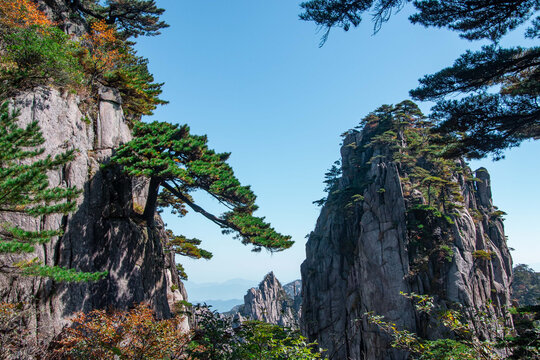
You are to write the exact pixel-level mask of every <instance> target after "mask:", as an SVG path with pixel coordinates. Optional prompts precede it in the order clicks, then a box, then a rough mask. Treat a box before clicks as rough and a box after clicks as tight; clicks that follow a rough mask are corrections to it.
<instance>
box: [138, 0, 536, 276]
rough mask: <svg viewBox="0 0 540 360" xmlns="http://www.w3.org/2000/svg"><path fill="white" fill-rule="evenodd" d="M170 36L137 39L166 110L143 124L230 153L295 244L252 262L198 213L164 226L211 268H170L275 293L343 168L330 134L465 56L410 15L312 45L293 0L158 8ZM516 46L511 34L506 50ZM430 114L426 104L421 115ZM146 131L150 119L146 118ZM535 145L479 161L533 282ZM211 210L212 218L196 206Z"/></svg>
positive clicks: (463, 44) (165, 1) (295, 267)
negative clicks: (170, 128)
mask: <svg viewBox="0 0 540 360" xmlns="http://www.w3.org/2000/svg"><path fill="white" fill-rule="evenodd" d="M157 3H158V5H159V6H160V7H163V8H165V9H166V13H165V16H164V19H165V20H166V21H167V22H168V23H169V24H170V25H171V27H170V28H168V29H165V30H164V31H163V34H162V35H161V36H158V37H153V38H144V39H139V40H138V45H137V48H138V49H139V53H140V55H143V56H145V57H148V58H149V60H150V70H151V72H152V73H153V74H154V75H155V78H156V80H157V81H160V82H165V86H164V93H163V97H164V98H165V99H166V100H168V101H170V104H169V105H166V106H164V107H162V108H160V109H159V110H158V111H156V114H155V116H153V117H152V118H150V119H157V120H161V121H169V122H173V123H187V124H189V125H190V126H191V129H192V132H193V133H195V134H207V135H208V138H209V144H210V146H211V147H213V148H214V149H216V150H217V151H221V152H232V156H231V158H230V164H231V165H232V166H233V168H234V169H235V172H236V174H237V176H238V177H239V179H240V180H241V181H242V182H243V183H244V184H251V185H252V188H253V190H254V191H255V193H256V194H257V195H258V204H259V205H260V210H259V211H258V212H257V213H258V215H260V216H266V217H267V219H268V220H269V221H270V222H271V223H272V224H273V225H274V226H275V227H276V229H277V230H278V231H280V232H282V233H286V234H290V235H292V236H293V239H294V240H295V241H296V244H295V245H294V246H293V247H292V248H291V249H289V250H287V251H284V252H282V253H276V254H270V253H268V252H265V251H264V250H263V251H262V252H261V253H258V254H257V253H252V252H251V251H250V248H249V247H245V246H243V245H241V244H240V243H239V241H238V240H234V239H232V237H231V236H224V235H221V233H220V230H219V229H218V228H217V227H216V226H215V225H214V224H212V223H210V222H208V221H206V219H204V218H202V217H201V216H199V215H197V214H190V215H191V216H187V217H186V218H184V219H177V218H176V217H174V216H170V215H169V216H167V215H166V216H165V221H166V222H167V223H168V225H169V227H170V228H172V229H173V230H174V231H176V232H177V233H182V234H184V235H186V236H191V237H197V238H200V239H201V240H203V247H205V248H206V249H208V250H210V251H212V252H213V253H214V258H213V259H212V260H210V261H204V260H197V261H193V260H189V259H185V258H179V259H178V260H180V261H181V262H182V263H183V264H184V266H185V268H186V270H187V272H188V275H189V276H190V280H191V281H193V282H198V283H200V282H221V281H225V280H228V279H233V278H244V279H250V280H261V279H262V278H263V276H264V274H266V273H267V272H268V271H270V270H273V271H274V272H275V273H276V276H277V277H278V278H279V279H280V280H282V282H287V281H291V280H293V279H296V278H299V277H300V264H301V262H302V261H303V259H304V258H305V250H304V248H305V241H306V239H305V235H306V234H308V233H309V232H310V231H312V230H313V228H314V226H315V221H316V219H317V216H318V212H319V208H318V207H316V206H315V205H313V204H312V201H313V200H316V199H319V198H321V197H323V196H324V193H323V191H322V190H323V184H322V181H323V178H324V173H325V171H326V170H327V169H328V167H329V166H330V165H331V164H332V163H333V162H334V161H335V160H337V159H338V157H339V142H340V137H339V135H340V134H341V133H342V132H343V131H345V130H347V129H349V128H352V127H354V126H355V125H357V123H358V122H359V120H360V119H361V118H362V117H363V116H365V115H366V114H367V113H369V112H370V111H372V110H374V109H375V108H377V107H378V106H380V105H381V104H385V103H390V104H395V103H397V102H399V101H401V100H403V99H406V98H408V91H409V90H410V89H411V88H414V87H415V86H416V85H417V80H418V78H420V77H421V76H422V75H424V74H428V73H433V72H436V71H438V70H440V69H441V68H443V67H445V66H448V65H451V63H452V62H453V61H454V59H455V58H457V57H458V56H459V55H460V54H461V53H462V52H463V51H464V50H465V49H467V48H473V49H474V48H479V47H480V45H481V43H470V42H467V41H465V40H461V39H459V38H458V36H457V34H456V33H453V32H450V31H446V30H437V29H433V28H430V29H424V28H423V27H420V26H414V25H412V24H410V23H409V22H408V21H407V13H408V11H409V10H408V9H407V8H406V9H404V10H403V11H402V12H401V13H399V14H397V15H396V16H394V17H393V18H392V19H391V21H390V22H389V23H387V24H385V25H384V26H383V28H382V30H381V31H380V32H379V33H378V34H376V35H372V24H371V23H370V22H369V20H368V19H367V18H366V19H365V22H364V24H363V26H361V27H360V28H358V29H353V30H351V31H349V32H348V33H345V32H343V31H342V30H340V29H335V30H333V31H332V33H331V34H330V38H329V40H328V42H327V43H326V44H325V45H324V46H323V47H322V48H319V47H318V43H319V39H320V35H321V34H320V33H317V29H316V26H315V25H314V24H312V23H307V22H303V21H300V20H298V14H299V12H300V8H299V6H298V3H297V2H296V1H291V0H287V1H285V0H272V1H254V0H191V1H185V0H157ZM516 39H517V41H519V42H520V43H525V41H524V40H521V39H522V36H521V34H516V35H515V36H513V37H512V39H510V40H509V43H515V41H516ZM421 107H422V109H423V110H424V111H425V112H428V110H429V107H430V104H426V103H424V104H421ZM150 119H149V120H150ZM539 155H540V142H535V143H527V144H524V145H522V146H521V147H520V148H519V149H515V150H512V151H509V152H508V154H507V159H506V160H503V161H500V162H498V163H493V162H491V161H489V160H488V161H483V162H482V163H481V164H480V163H474V164H473V166H476V167H478V166H480V165H482V166H485V167H487V168H488V170H490V172H491V175H492V181H493V193H494V200H495V203H496V204H497V205H498V206H499V207H500V208H501V209H502V210H504V211H506V212H507V213H508V215H507V216H506V219H507V220H506V223H505V224H506V229H507V235H508V236H509V245H510V246H511V247H513V248H515V249H516V250H515V251H514V252H513V256H514V262H515V263H528V264H530V265H533V266H534V267H535V268H536V269H537V270H540V236H539V235H538V231H537V229H536V228H537V226H538V224H537V223H538V221H539V219H540V216H539V213H540V212H539V211H538V203H539V201H540V191H539V186H538V185H539V182H538V177H539V175H540V165H539V164H540V162H539V161H538V156H539ZM200 199H201V201H202V204H204V205H205V206H207V207H208V208H210V209H215V211H218V212H219V211H220V208H219V206H217V204H215V203H213V202H212V201H211V200H210V199H205V198H204V196H202V197H200Z"/></svg>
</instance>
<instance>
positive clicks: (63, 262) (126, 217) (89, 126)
mask: <svg viewBox="0 0 540 360" xmlns="http://www.w3.org/2000/svg"><path fill="white" fill-rule="evenodd" d="M13 107H14V108H17V109H19V110H20V116H19V122H20V123H21V124H27V123H29V122H30V121H33V120H37V121H38V123H39V125H40V127H41V130H42V133H43V136H44V138H45V139H46V143H45V144H44V146H45V148H46V152H45V153H46V154H53V155H54V154H57V153H59V152H62V151H65V150H67V149H77V150H78V151H77V156H76V158H75V160H74V161H73V162H71V163H69V164H68V165H67V166H65V167H64V168H63V169H61V170H59V171H58V172H56V173H51V174H49V180H50V184H51V185H52V186H59V185H64V186H75V187H77V188H78V189H81V190H82V191H83V193H82V194H81V196H80V197H79V199H78V205H79V206H78V209H77V210H76V212H75V213H73V214H70V215H69V216H62V215H52V216H43V217H41V218H28V217H22V216H8V215H1V216H2V218H1V219H2V220H7V221H9V222H11V223H13V224H16V225H19V226H21V227H24V228H25V229H27V230H44V229H55V228H62V229H63V230H64V235H63V236H62V237H61V238H60V239H53V241H51V242H50V243H47V244H44V245H42V246H40V247H39V248H38V249H37V251H36V253H34V254H31V257H35V256H37V257H38V258H39V259H40V260H41V261H42V262H43V263H45V264H49V265H59V266H63V267H69V268H75V269H78V270H82V271H88V272H96V271H108V276H107V277H106V278H105V279H104V280H101V281H99V282H95V283H84V284H59V283H55V282H53V281H51V280H46V279H40V278H20V277H17V276H11V275H10V274H4V273H0V299H1V301H16V302H23V303H25V304H26V305H27V306H28V307H29V308H30V309H31V313H32V316H31V319H29V322H30V323H29V324H28V328H29V329H30V330H31V331H32V333H33V334H35V337H36V339H37V340H38V341H40V342H47V341H48V340H50V339H51V338H52V337H53V336H55V335H56V334H58V332H59V331H60V330H61V329H62V327H63V326H64V325H65V324H66V323H67V320H68V319H69V318H70V317H72V316H73V314H74V313H75V312H77V311H89V310H92V309H99V308H107V307H113V308H118V309H127V308H128V307H130V306H132V305H133V304H135V303H140V302H147V303H149V304H150V305H151V306H152V307H153V309H154V310H155V311H156V314H157V316H159V317H162V318H164V317H169V316H171V312H172V309H173V306H174V303H175V302H177V301H179V300H186V298H187V296H186V293H185V290H184V287H183V284H182V283H181V282H180V280H179V278H178V275H177V272H176V270H175V263H174V257H173V255H172V254H170V253H165V252H164V250H163V245H162V244H163V241H164V239H166V234H165V231H164V229H163V223H162V222H161V219H158V221H157V222H156V223H157V225H156V226H155V227H153V228H149V227H147V226H146V224H145V223H143V222H141V221H138V220H137V217H136V216H134V214H135V213H134V207H135V208H137V207H141V206H142V207H143V206H144V205H145V199H146V193H145V191H146V189H147V188H146V186H145V185H146V183H145V181H144V180H143V179H132V178H129V177H126V176H123V175H121V174H120V173H119V172H118V169H114V168H102V167H101V165H102V164H104V163H107V161H108V159H109V157H110V156H111V154H112V152H113V151H114V148H115V147H117V146H118V145H119V144H121V143H124V142H127V141H129V140H130V139H131V132H130V129H129V127H128V124H127V123H126V122H125V121H124V117H123V112H122V107H121V99H120V98H119V96H118V94H117V93H116V92H115V91H114V90H113V89H105V88H104V89H102V91H101V94H100V99H99V101H98V104H97V109H98V110H97V114H95V115H94V116H90V115H89V114H88V113H86V112H84V111H82V110H81V107H80V102H79V99H78V98H77V97H76V96H74V95H66V94H61V93H60V92H58V91H57V90H52V89H45V88H42V89H38V90H36V91H34V92H32V93H26V94H22V95H20V96H18V97H16V98H15V99H14V101H13ZM20 258H21V256H13V257H11V258H5V257H2V258H0V261H6V262H7V263H10V264H11V263H13V262H16V261H18V260H19V259H20ZM173 285H176V286H173ZM171 287H172V288H171Z"/></svg>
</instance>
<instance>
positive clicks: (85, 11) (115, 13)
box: [66, 0, 169, 39]
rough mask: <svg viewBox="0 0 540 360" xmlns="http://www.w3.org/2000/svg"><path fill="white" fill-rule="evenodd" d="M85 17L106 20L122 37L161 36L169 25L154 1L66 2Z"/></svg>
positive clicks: (107, 0)
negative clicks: (162, 31) (115, 27)
mask: <svg viewBox="0 0 540 360" xmlns="http://www.w3.org/2000/svg"><path fill="white" fill-rule="evenodd" d="M66 2H67V3H69V6H70V7H71V9H72V10H73V11H75V12H77V13H78V14H80V15H81V16H83V17H86V18H90V19H97V20H104V21H105V22H106V23H107V24H111V25H112V24H114V25H116V26H117V27H118V29H119V31H120V33H121V35H122V37H123V38H124V39H127V38H129V37H132V36H133V37H137V36H140V35H143V36H154V35H159V34H160V32H159V30H160V29H163V28H166V27H168V26H169V25H167V24H166V23H165V22H164V21H162V20H160V19H159V17H160V16H161V15H162V14H163V12H164V11H165V10H164V9H161V8H158V7H157V6H156V3H155V1H154V0H106V1H99V0H66Z"/></svg>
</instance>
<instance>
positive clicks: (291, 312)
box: [228, 272, 302, 329]
mask: <svg viewBox="0 0 540 360" xmlns="http://www.w3.org/2000/svg"><path fill="white" fill-rule="evenodd" d="M286 289H287V290H286ZM301 305H302V296H301V292H300V283H299V280H296V281H294V282H292V283H290V284H287V285H285V286H281V283H280V282H279V280H278V279H277V278H276V277H275V275H274V273H273V272H270V273H268V274H267V275H266V276H265V277H264V279H263V281H261V283H260V284H259V287H258V288H251V289H249V290H248V292H247V294H246V295H245V296H244V305H239V306H237V307H235V308H234V309H233V310H232V311H230V312H229V313H228V315H233V316H234V317H235V319H236V320H237V321H240V322H241V321H244V320H258V321H264V322H267V323H270V324H276V325H280V326H285V327H290V328H294V329H298V328H299V316H300V310H301Z"/></svg>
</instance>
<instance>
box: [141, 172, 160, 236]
mask: <svg viewBox="0 0 540 360" xmlns="http://www.w3.org/2000/svg"><path fill="white" fill-rule="evenodd" d="M160 185H161V180H160V179H159V178H157V177H151V178H150V185H149V186H148V198H147V199H146V206H145V207H144V212H143V218H144V219H145V220H146V223H147V224H148V225H150V226H151V225H154V214H155V213H156V203H157V198H158V194H159V186H160Z"/></svg>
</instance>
